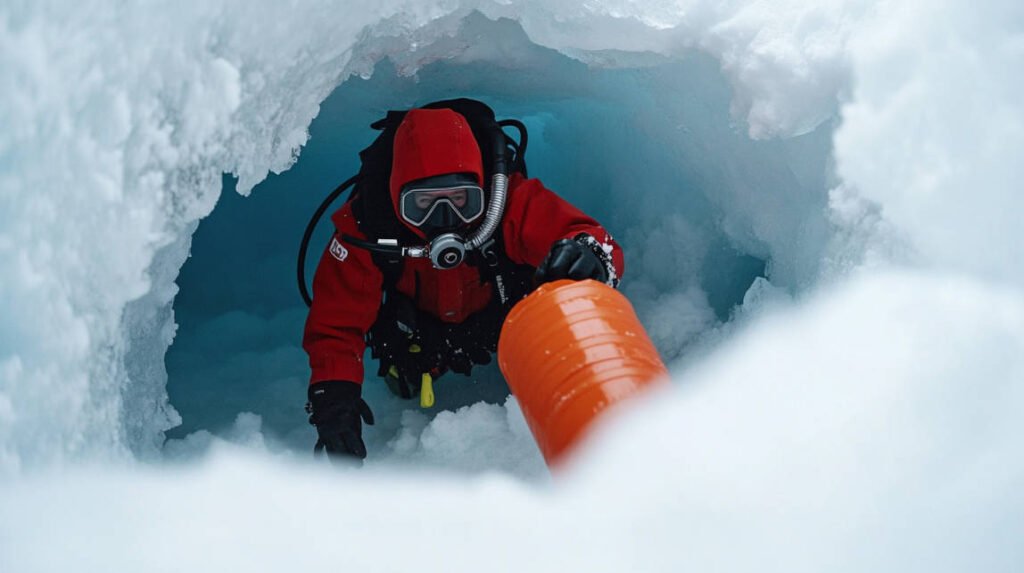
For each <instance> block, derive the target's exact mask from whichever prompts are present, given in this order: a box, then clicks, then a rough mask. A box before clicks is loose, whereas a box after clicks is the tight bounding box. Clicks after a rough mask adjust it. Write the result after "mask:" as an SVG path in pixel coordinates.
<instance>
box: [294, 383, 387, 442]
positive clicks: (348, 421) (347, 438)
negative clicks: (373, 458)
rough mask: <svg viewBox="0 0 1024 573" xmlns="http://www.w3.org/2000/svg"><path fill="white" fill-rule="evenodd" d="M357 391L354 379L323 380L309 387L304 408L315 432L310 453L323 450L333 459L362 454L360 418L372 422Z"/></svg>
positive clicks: (369, 412)
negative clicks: (317, 435)
mask: <svg viewBox="0 0 1024 573" xmlns="http://www.w3.org/2000/svg"><path fill="white" fill-rule="evenodd" d="M361 394H362V385H361V384H356V383H355V382H344V381H326V382H317V383H316V384H313V385H311V386H310V387H309V403H308V404H307V405H306V411H308V412H309V413H310V414H311V415H310V416H309V423H310V424H312V425H314V426H316V431H317V434H319V439H317V441H316V446H314V448H313V452H314V453H317V454H319V453H320V452H321V451H323V450H327V454H328V455H329V456H330V457H331V458H333V459H346V458H352V457H355V458H359V459H363V458H365V457H366V445H365V444H363V424H362V422H366V423H367V424H369V425H371V426H372V425H373V412H371V411H370V407H369V406H367V405H366V402H365V401H364V400H363V399H362V397H361ZM360 419H362V422H361V421H360Z"/></svg>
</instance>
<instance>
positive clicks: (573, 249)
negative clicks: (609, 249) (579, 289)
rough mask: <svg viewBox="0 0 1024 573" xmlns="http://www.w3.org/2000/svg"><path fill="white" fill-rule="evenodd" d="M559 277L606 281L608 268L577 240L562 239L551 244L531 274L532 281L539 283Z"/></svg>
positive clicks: (558, 278)
mask: <svg viewBox="0 0 1024 573" xmlns="http://www.w3.org/2000/svg"><path fill="white" fill-rule="evenodd" d="M560 279H570V280H574V281H582V280H585V279H594V280H595V281H598V282H602V283H603V282H608V270H607V269H606V268H605V265H604V263H603V262H602V261H601V259H600V258H598V256H597V254H596V253H594V251H593V250H591V249H589V248H587V247H585V246H584V245H582V244H580V242H579V241H575V240H573V239H562V240H560V241H556V242H555V244H554V245H551V250H550V251H549V252H548V255H547V256H546V257H544V260H543V261H541V263H540V266H538V267H537V272H536V273H535V274H534V275H533V282H534V284H535V285H540V284H543V283H547V282H551V281H557V280H560Z"/></svg>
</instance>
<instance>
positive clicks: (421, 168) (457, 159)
mask: <svg viewBox="0 0 1024 573" xmlns="http://www.w3.org/2000/svg"><path fill="white" fill-rule="evenodd" d="M394 151H395V154H394V160H393V161H392V163H391V182H390V184H391V204H392V205H393V206H394V208H395V216H396V217H398V220H399V221H402V223H403V224H405V221H404V220H403V219H402V217H401V215H400V214H399V212H398V195H399V193H400V192H401V191H402V186H403V185H405V184H406V183H409V182H410V181H416V180H417V179H424V178H426V177H434V176H436V175H446V174H449V173H472V174H473V175H475V176H476V180H477V184H479V185H481V186H483V179H484V168H483V161H481V159H480V147H479V146H478V145H477V142H476V139H475V138H474V137H473V132H472V130H470V128H469V122H467V121H466V118H464V117H462V115H461V114H459V113H458V112H455V111H452V110H450V109H413V110H409V112H408V113H407V114H406V115H405V119H403V120H402V123H401V124H400V125H399V126H398V129H397V130H396V131H395V148H394ZM406 226H407V227H409V228H410V229H412V230H413V232H415V233H416V234H417V235H420V236H422V233H421V232H420V231H419V229H416V228H415V227H413V226H411V225H408V224H406Z"/></svg>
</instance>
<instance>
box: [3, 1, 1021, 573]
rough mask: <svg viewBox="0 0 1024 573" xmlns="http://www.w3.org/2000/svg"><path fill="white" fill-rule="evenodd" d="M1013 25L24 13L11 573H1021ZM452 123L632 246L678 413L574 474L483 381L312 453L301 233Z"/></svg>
mask: <svg viewBox="0 0 1024 573" xmlns="http://www.w3.org/2000/svg"><path fill="white" fill-rule="evenodd" d="M474 9H477V10H479V12H473V10H474ZM499 18H507V19H504V20H502V19H499ZM1022 23H1024V9H1022V8H1021V5H1020V4H1019V3H1014V2H1002V1H996V2H988V3H984V4H978V3H967V2H964V1H958V0H946V1H942V2H929V3H925V2H921V1H918V0H911V1H906V2H900V3H872V2H866V1H853V0H846V1H840V0H831V1H828V2H817V3H813V4H808V3H805V2H795V1H789V0H779V1H776V2H752V1H744V0H736V1H731V2H706V1H700V0H674V1H671V2H670V1H657V2H643V3H640V2H632V1H626V0H597V1H593V0H591V1H588V2H571V1H564V2H537V1H535V0H524V1H521V2H507V1H500V2H492V1H485V0H477V1H473V0H462V1H460V0H443V1H439V2H401V1H393V0H388V1H383V2H376V3H372V4H367V5H365V6H359V7H356V8H353V7H350V6H345V7H339V6H338V5H337V4H336V3H331V2H326V1H310V2H304V3H263V2H261V3H259V4H258V5H254V4H253V3H251V2H238V1H231V0H222V1H219V2H180V3H176V4H175V5H174V6H171V5H161V4H154V3H143V4H137V5H125V4H123V3H107V2H100V1H92V2H81V3H77V4H73V5H72V4H68V3H61V2H24V1H18V0H15V1H13V2H8V3H5V4H4V5H3V6H0V87H2V88H3V89H2V90H0V91H2V93H3V95H2V96H0V125H3V129H0V480H3V487H0V569H2V570H4V571H42V570H55V569H69V568H86V569H104V570H114V571H118V570H129V569H131V570H139V569H142V570H153V571H160V570H175V571H180V570H184V569H200V570H207V569H214V568H218V569H223V568H224V567H233V568H244V567H248V568H251V569H254V570H266V569H275V570H278V569H282V568H285V567H287V568H311V567H318V568H319V567H323V566H324V564H331V566H337V564H340V563H343V564H345V566H346V567H351V568H361V569H368V570H379V569H382V570H406V569H412V568H414V567H416V568H427V569H442V568H443V569H444V570H470V569H472V570H478V569H481V568H484V567H485V568H487V569H492V570H522V569H526V568H528V569H530V570H556V569H557V570H565V569H567V568H571V569H577V568H578V569H583V568H586V569H588V570H597V571H602V570H609V571H611V570H616V571H621V570H680V569H685V568H688V567H689V568H701V569H709V568H715V569H740V568H742V569H755V568H756V569H768V570H771V569H778V570H789V571H792V570H815V571H820V570H858V571H862V570H907V569H925V568H926V569H929V570H936V571H942V570H964V569H967V568H971V569H979V570H986V571H1002V570H1006V571H1014V570H1019V569H1020V567H1021V564H1022V563H1024V555H1022V554H1021V549H1020V548H1019V544H1018V543H1017V540H1018V539H1019V538H1020V535H1021V533H1022V529H1024V528H1022V525H1024V523H1022V522H1021V521H1022V519H1021V516H1022V515H1024V512H1022V509H1024V508H1022V503H1021V501H1022V500H1021V495H1020V493H1019V491H1018V490H1019V487H1014V486H1015V485H1017V484H1019V483H1020V482H1021V479H1022V477H1024V467H1022V458H1021V455H1020V439H1019V436H1020V435H1022V428H1021V427H1020V426H1021V422H1020V416H1019V414H1018V413H1019V411H1020V410H1021V407H1022V406H1024V395H1022V387H1021V381H1022V380H1024V359H1022V358H1021V357H1022V356H1024V352H1022V350H1024V349H1022V348H1021V345H1022V341H1024V302H1022V301H1024V296H1022V295H1024V292H1022V291H1024V272H1022V271H1021V268H1022V267H1021V265H1020V263H1021V261H1022V260H1024V256H1022V255H1024V252H1022V250H1021V249H1022V248H1024V247H1021V245H1022V244H1024V241H1022V237H1021V231H1020V226H1019V218H1020V216H1019V213H1020V212H1021V211H1022V207H1024V204H1022V201H1024V199H1021V198H1020V194H1019V193H1018V192H1017V191H1018V188H1019V184H1018V181H1019V180H1020V176H1021V167H1020V162H1019V160H1018V159H1017V155H1019V152H1018V150H1019V149H1020V148H1021V143H1022V141H1021V140H1022V139H1024V113H1022V110H1021V106H1022V104H1021V102H1020V98H1019V97H1018V94H1019V92H1020V87H1021V80H1020V77H1019V76H1020V74H1019V73H1017V71H1018V70H1019V69H1021V67H1022V66H1021V64H1022V63H1024V62H1022V59H1024V49H1022V44H1021V41H1020V38H1021V25H1022ZM387 58H390V59H387ZM460 93H469V94H470V95H479V96H482V97H485V99H488V101H490V102H492V103H493V104H494V105H495V107H496V108H497V109H498V111H499V115H502V116H514V117H520V118H523V119H524V121H526V123H527V125H528V126H529V127H530V129H531V135H532V136H533V137H532V138H531V152H530V155H531V162H530V167H531V171H532V172H533V173H534V174H537V175H539V176H540V177H541V178H542V179H543V180H544V181H545V182H546V183H548V184H549V185H551V186H552V187H553V188H555V189H557V190H559V192H560V193H563V194H564V195H566V196H567V197H568V198H570V199H571V200H572V201H574V202H576V203H577V204H580V205H581V206H583V207H584V208H585V209H586V210H587V211H589V212H593V213H594V214H595V215H596V216H597V217H598V218H599V219H601V220H602V221H606V222H607V223H608V226H609V227H610V228H611V230H612V232H613V234H614V235H615V236H616V237H618V238H619V239H620V240H622V243H623V246H624V248H625V249H626V254H627V259H628V266H629V268H628V271H627V273H626V277H625V281H624V284H623V289H624V291H625V292H626V293H627V295H629V296H630V298H631V300H632V301H633V302H634V304H635V306H636V308H637V311H638V313H639V314H640V316H641V318H642V319H643V320H644V321H645V323H646V324H647V326H648V328H649V330H650V331H651V334H652V336H653V338H654V340H655V342H656V343H657V344H658V346H659V349H661V350H662V352H663V354H664V355H665V356H666V357H667V358H669V359H671V360H672V365H673V368H672V370H673V374H674V377H675V381H676V384H675V385H674V386H673V387H672V388H671V389H670V390H669V391H667V392H666V393H664V394H661V395H657V396H651V397H650V399H649V400H647V401H646V403H645V404H641V405H638V406H637V407H636V408H635V409H633V410H631V411H626V412H623V413H622V414H621V415H619V416H615V417H614V419H612V420H609V421H608V422H607V423H606V424H605V425H603V426H602V429H601V432H600V434H599V435H598V436H595V439H594V440H592V441H590V442H588V444H587V447H586V449H585V451H583V452H581V453H580V457H579V459H577V460H576V463H575V464H573V465H572V466H571V467H569V468H567V469H566V470H565V471H564V472H562V473H560V474H557V475H555V476H552V478H553V479H550V480H549V477H548V476H547V474H546V471H545V470H544V469H543V467H542V465H541V461H540V457H539V454H538V453H537V452H536V449H535V446H534V445H533V444H532V443H531V441H530V438H529V435H528V433H527V432H526V429H525V425H524V424H523V423H522V418H521V415H520V414H519V412H518V408H517V407H516V406H515V402H514V400H511V401H508V402H506V401H505V398H504V388H503V386H502V384H501V381H500V379H499V378H498V377H497V374H496V372H495V371H494V370H493V369H491V370H483V371H481V372H479V373H478V374H476V375H475V376H474V377H473V378H472V379H471V380H466V381H461V382H457V381H454V380H453V381H450V385H445V382H444V381H441V382H439V384H438V392H439V410H440V411H442V413H440V414H437V415H432V414H428V413H425V412H420V411H417V410H415V409H411V408H408V407H407V406H406V404H405V403H403V402H401V401H399V400H397V399H394V398H391V397H390V396H388V395H387V393H386V390H384V389H383V388H382V387H381V385H380V384H377V385H374V386H372V388H371V387H368V388H367V392H368V396H367V399H368V401H370V402H371V404H373V406H374V409H375V411H376V412H377V414H378V424H377V426H375V427H373V428H370V429H368V433H367V441H368V444H369V446H370V450H371V457H370V459H368V460H367V463H366V465H365V466H364V467H363V468H362V469H360V470H354V469H351V468H327V467H324V466H322V465H316V464H313V462H311V461H310V459H309V458H310V457H309V455H308V451H307V449H306V448H308V447H309V446H310V445H311V443H312V440H311V438H312V435H311V431H312V430H311V429H310V428H309V427H308V426H307V425H306V424H305V422H304V419H303V414H302V413H301V401H302V398H301V393H302V388H303V385H304V383H305V380H304V376H305V373H304V365H303V363H302V355H301V351H300V350H298V349H297V347H296V343H297V337H298V328H300V327H301V318H302V309H301V307H298V306H297V305H296V301H295V299H296V298H297V297H295V295H294V294H290V295H286V294H285V292H286V291H287V290H288V289H291V288H293V287H292V286H291V284H290V281H291V275H290V273H291V269H290V265H291V264H292V263H291V260H292V259H291V257H292V256H293V253H292V251H293V249H294V244H295V239H296V238H297V235H298V229H300V228H301V224H302V222H304V221H302V218H303V216H305V214H306V213H308V212H309V211H311V207H310V206H311V205H313V204H315V202H316V201H318V200H319V196H321V193H326V191H327V190H329V189H330V188H331V187H332V186H333V185H334V184H336V183H337V182H338V181H340V180H341V179H342V178H344V177H345V176H347V175H348V174H349V173H350V172H351V171H352V170H353V168H354V165H355V164H354V158H353V155H354V152H355V151H356V150H358V149H359V148H360V147H361V146H363V145H365V143H367V142H368V139H366V138H367V137H368V135H367V133H366V130H365V126H366V124H368V123H369V121H370V120H372V119H373V118H375V117H376V116H378V115H380V113H381V112H382V111H383V110H384V109H387V108H389V107H406V106H409V105H412V104H415V103H417V102H423V101H428V100H430V99H440V98H441V97H450V96H451V95H455V94H460ZM314 118H316V120H314ZM594 118H601V121H594ZM296 158H298V159H299V161H298V163H295V161H296ZM293 164H294V165H293ZM224 173H229V174H233V175H234V176H235V177H236V178H237V191H239V193H240V194H241V195H248V194H249V193H250V191H252V190H253V188H254V187H255V188H256V191H255V192H254V193H253V194H252V196H251V197H249V198H247V199H242V197H241V195H238V194H232V193H230V191H229V193H225V194H222V192H221V191H222V174H224ZM272 173H274V174H276V173H280V175H274V176H270V177H269V178H268V175H269V174H272ZM264 180H266V181H265V182H264ZM227 182H228V184H227V185H225V188H226V189H228V190H230V188H231V183H232V181H231V180H228V181H227ZM261 182H263V183H261ZM257 185H259V186H257ZM624 193H627V194H628V196H629V197H630V198H631V200H630V201H627V202H625V203H623V202H622V201H617V200H619V199H621V197H622V196H623V194H624ZM634 198H635V199H634ZM215 205H216V209H215V208H214V207H215ZM275 213H277V214H279V215H280V217H279V218H277V219H275V218H273V217H272V216H271V215H273V214H275ZM201 219H202V222H201V223H200V220H201ZM295 221H300V222H299V223H298V226H296V224H295ZM217 244H222V246H221V247H217V246H216V245H217ZM320 244H322V242H321V243H320ZM190 256H191V260H189V257H190ZM186 260H188V262H186ZM183 265H184V266H183ZM282 269H287V270H282ZM278 277H281V278H278ZM228 279H231V280H228ZM289 296H290V297H293V298H291V299H288V298H287V297H289ZM172 343H173V346H172ZM168 348H170V349H171V350H170V352H169V353H168ZM165 355H166V356H167V359H166V362H165V360H164V358H165ZM168 370H170V376H171V381H170V384H169V383H168ZM168 387H170V389H171V395H170V397H169V396H168ZM172 404H173V406H172ZM179 423H184V425H183V426H182V429H181V430H179V431H180V432H182V433H179V434H172V437H173V438H174V439H172V440H170V441H169V442H167V444H166V446H164V445H163V443H164V438H165V432H167V431H168V430H170V429H171V428H172V427H173V426H175V425H177V424H179ZM328 532H329V533H328Z"/></svg>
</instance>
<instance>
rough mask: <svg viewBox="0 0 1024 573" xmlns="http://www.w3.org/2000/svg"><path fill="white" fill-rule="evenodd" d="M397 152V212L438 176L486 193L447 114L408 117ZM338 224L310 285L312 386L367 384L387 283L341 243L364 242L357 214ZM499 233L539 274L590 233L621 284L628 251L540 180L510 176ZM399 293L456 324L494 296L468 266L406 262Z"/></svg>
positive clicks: (470, 152)
mask: <svg viewBox="0 0 1024 573" xmlns="http://www.w3.org/2000/svg"><path fill="white" fill-rule="evenodd" d="M417 112H429V113H417ZM438 112H444V113H438ZM452 115H454V116H455V117H454V118H453V117H452ZM460 120H461V121H460ZM394 150H395V154H394V155H395V159H394V164H393V167H392V176H391V182H390V183H391V184H390V187H391V189H390V191H391V196H392V201H393V202H394V203H395V204H397V203H398V201H397V198H398V195H399V192H400V190H401V187H402V185H404V184H406V183H408V182H410V181H414V180H417V179H423V178H427V177H432V176H435V175H439V174H445V173H458V172H464V173H473V174H475V175H476V176H477V181H478V182H479V183H480V184H481V185H483V181H482V179H483V164H482V162H481V158H480V151H479V148H478V147H477V144H476V141H475V140H474V139H473V137H472V134H471V133H470V131H469V129H468V125H467V124H466V123H465V120H464V119H462V116H459V115H458V114H455V113H454V112H451V111H450V110H412V111H410V112H409V114H408V115H407V116H406V120H405V121H404V122H403V124H402V127H400V128H399V130H398V132H397V133H396V135H395V144H394ZM396 216H398V215H397V214H396ZM331 219H332V220H333V222H334V226H335V229H336V231H335V235H334V237H333V239H332V240H331V243H330V244H329V245H328V247H327V249H326V250H325V251H324V254H323V256H322V257H321V259H320V264H319V266H318V267H317V270H316V276H315V277H314V279H313V306H312V307H311V309H310V312H309V317H308V318H307V320H306V330H305V336H304V338H303V347H304V348H305V349H306V352H307V353H308V354H309V365H310V368H311V369H312V376H311V378H310V383H317V382H321V381H326V380H347V381H351V382H356V383H362V381H363V353H364V350H365V348H366V344H365V341H364V337H365V336H366V333H367V331H368V330H369V329H370V326H371V325H372V324H373V323H374V321H375V320H376V318H377V311H378V309H379V307H380V305H381V302H382V294H383V293H382V284H383V275H382V273H381V272H380V270H379V269H378V268H377V266H376V265H375V264H374V263H373V260H372V258H371V256H370V253H369V252H368V251H366V250H365V249H361V248H359V247H355V246H353V245H351V244H347V243H345V242H344V241H342V239H341V237H342V235H351V236H353V237H358V238H361V239H365V238H366V237H365V235H364V234H363V233H361V232H360V231H359V228H358V226H357V225H356V219H355V217H354V215H353V214H352V208H351V206H350V205H349V204H346V205H345V206H344V207H342V208H341V209H340V210H338V211H337V212H336V213H335V214H334V215H333V216H332V217H331ZM410 228H412V227H410ZM412 229H413V231H414V232H418V230H417V229H415V228H412ZM497 232H500V233H502V234H503V238H504V244H505V249H506V254H507V256H508V258H509V259H511V260H512V261H513V262H515V263H518V264H528V265H531V266H534V267H536V266H537V265H539V264H540V262H541V261H542V260H543V259H544V256H545V255H547V253H548V251H549V249H550V248H551V245H552V244H553V243H554V242H556V241H558V240H559V239H564V238H573V237H575V236H576V235H578V234H580V233H586V234H588V235H591V236H592V237H594V238H595V239H596V240H597V241H598V242H599V243H600V244H601V245H604V246H605V250H606V251H607V250H609V249H610V250H611V258H612V264H613V265H614V267H615V271H616V275H617V276H620V277H621V276H622V272H623V268H624V266H623V257H622V251H621V249H620V248H619V246H618V245H617V244H616V243H615V241H614V240H613V239H612V238H611V237H610V236H609V235H608V233H607V232H606V231H605V230H604V229H603V228H602V227H601V225H600V224H598V222H597V221H595V220H594V219H592V218H590V217H589V216H587V215H586V214H584V213H583V212H582V211H580V210H579V209H577V208H575V207H573V206H572V205H570V204H569V203H568V202H566V201H565V200H563V199H561V198H560V197H558V196H557V195H555V194H554V193H553V192H551V191H550V190H548V189H547V188H545V187H544V186H543V185H542V184H541V182H540V181H539V180H537V179H526V178H524V177H523V176H522V175H520V174H518V173H513V174H512V175H511V177H510V181H509V193H508V202H507V205H506V208H505V215H504V217H503V218H502V221H501V227H500V228H499V230H498V231H497ZM421 236H422V235H421ZM396 288H397V289H398V290H399V291H400V292H401V293H403V294H405V295H407V296H409V297H410V298H412V299H414V300H415V301H416V304H417V306H418V307H419V308H420V309H421V310H423V311H425V312H427V313H429V314H431V315H433V316H436V317H437V318H439V319H440V320H442V321H444V322H448V323H456V324H457V323H461V322H463V321H464V320H465V319H466V318H467V317H468V316H470V315H471V314H473V313H474V312H477V311H480V310H482V309H483V308H484V307H486V306H487V303H488V302H489V301H490V299H491V294H492V291H493V286H492V285H490V284H489V283H484V284H481V283H480V275H479V273H478V271H477V270H476V269H475V268H474V267H472V266H470V265H467V264H462V265H460V266H459V267H457V268H455V269H451V270H438V269H435V268H433V266H432V265H431V263H430V261H429V259H425V258H416V259H413V258H410V259H406V261H405V264H404V266H403V269H402V275H401V277H400V278H399V280H398V283H397V284H396Z"/></svg>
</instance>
